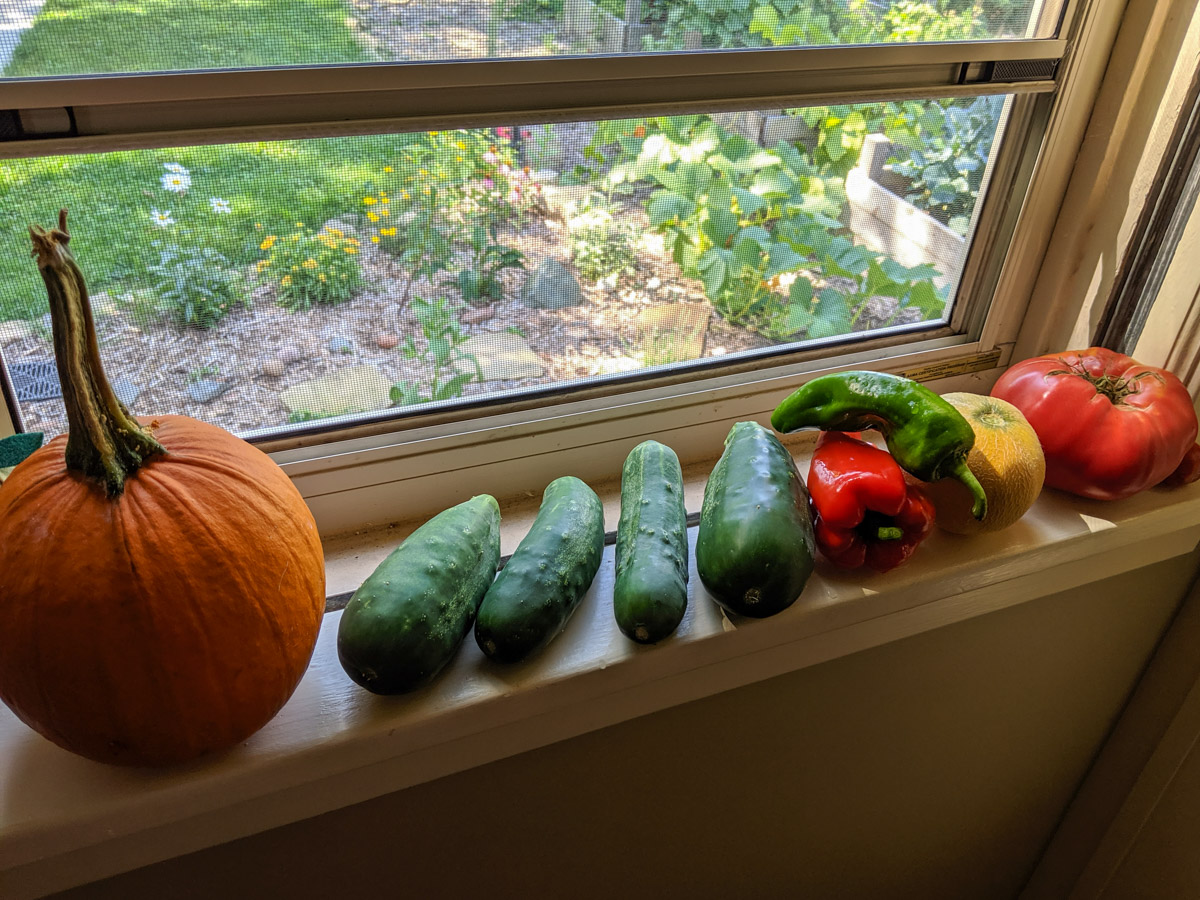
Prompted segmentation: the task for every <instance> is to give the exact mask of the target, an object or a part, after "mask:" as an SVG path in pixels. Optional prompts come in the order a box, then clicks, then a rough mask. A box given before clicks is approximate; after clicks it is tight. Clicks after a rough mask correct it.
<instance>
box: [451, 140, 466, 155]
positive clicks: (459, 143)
mask: <svg viewBox="0 0 1200 900" xmlns="http://www.w3.org/2000/svg"><path fill="white" fill-rule="evenodd" d="M454 146H455V147H457V148H458V149H459V150H466V149H467V145H466V144H464V143H463V142H462V141H455V142H454ZM460 158H461V157H460Z"/></svg>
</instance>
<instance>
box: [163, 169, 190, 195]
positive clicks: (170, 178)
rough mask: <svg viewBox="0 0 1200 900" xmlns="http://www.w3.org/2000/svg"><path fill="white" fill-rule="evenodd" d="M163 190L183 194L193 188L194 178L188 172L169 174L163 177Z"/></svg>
mask: <svg viewBox="0 0 1200 900" xmlns="http://www.w3.org/2000/svg"><path fill="white" fill-rule="evenodd" d="M162 186H163V190H166V191H171V192H172V193H175V194H182V193H183V192H184V191H186V190H187V189H188V188H190V187H191V186H192V176H191V175H188V174H187V173H186V172H168V173H167V174H166V175H164V176H163V177H162Z"/></svg>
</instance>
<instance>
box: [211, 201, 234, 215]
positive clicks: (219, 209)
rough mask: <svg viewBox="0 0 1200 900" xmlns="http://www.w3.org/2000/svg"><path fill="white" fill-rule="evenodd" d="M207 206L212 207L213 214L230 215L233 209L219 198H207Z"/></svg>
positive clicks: (227, 202)
mask: <svg viewBox="0 0 1200 900" xmlns="http://www.w3.org/2000/svg"><path fill="white" fill-rule="evenodd" d="M208 205H209V206H211V207H212V211H213V212H215V213H231V212H233V208H232V207H231V206H230V205H229V201H228V200H222V199H221V198H220V197H209V198H208Z"/></svg>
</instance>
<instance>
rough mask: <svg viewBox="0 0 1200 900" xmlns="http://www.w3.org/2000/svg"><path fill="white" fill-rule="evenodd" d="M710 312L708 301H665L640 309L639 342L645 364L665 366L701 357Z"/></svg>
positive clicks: (638, 317) (638, 322) (638, 316)
mask: <svg viewBox="0 0 1200 900" xmlns="http://www.w3.org/2000/svg"><path fill="white" fill-rule="evenodd" d="M711 315H712V309H711V307H709V305H708V304H707V303H664V304H660V305H659V306H650V307H647V308H646V309H643V310H639V311H638V314H637V334H638V345H639V349H640V350H641V351H642V354H643V357H644V358H645V361H646V365H665V364H666V363H671V362H681V361H683V360H687V359H699V358H700V357H701V356H703V355H704V340H705V337H706V336H707V335H708V320H709V318H710V316H711Z"/></svg>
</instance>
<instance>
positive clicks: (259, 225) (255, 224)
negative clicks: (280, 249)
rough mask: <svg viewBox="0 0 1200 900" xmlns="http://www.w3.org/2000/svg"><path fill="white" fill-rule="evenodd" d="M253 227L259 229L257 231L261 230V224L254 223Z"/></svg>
mask: <svg viewBox="0 0 1200 900" xmlns="http://www.w3.org/2000/svg"><path fill="white" fill-rule="evenodd" d="M254 227H255V228H257V229H259V230H261V229H262V222H255V223H254Z"/></svg>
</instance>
